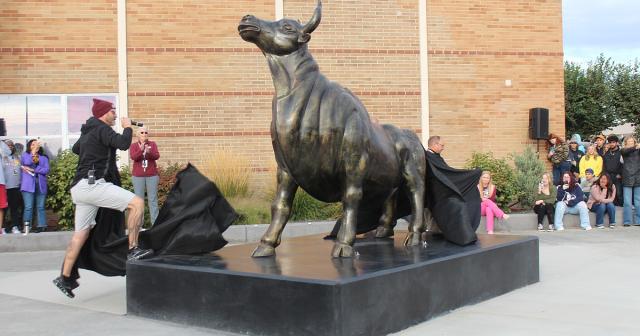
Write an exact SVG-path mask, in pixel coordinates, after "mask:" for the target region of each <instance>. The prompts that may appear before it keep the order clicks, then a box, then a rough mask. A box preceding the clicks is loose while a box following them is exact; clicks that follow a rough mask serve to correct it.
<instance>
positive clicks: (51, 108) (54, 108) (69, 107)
mask: <svg viewBox="0 0 640 336" xmlns="http://www.w3.org/2000/svg"><path fill="white" fill-rule="evenodd" d="M92 98H99V99H103V100H107V101H110V102H112V103H114V105H116V106H117V98H118V97H117V95H116V94H111V93H106V94H105V93H102V94H93V95H88V94H59V95H56V94H42V95H0V116H1V117H2V118H4V119H5V123H6V127H7V136H6V138H8V139H11V140H13V141H14V142H15V143H16V144H18V143H22V144H23V145H24V144H26V143H27V141H29V139H37V138H39V139H40V140H41V141H43V142H44V143H45V146H44V148H45V151H46V152H47V154H49V155H50V156H54V157H55V156H56V155H57V154H58V152H59V151H60V150H64V149H69V148H71V146H73V144H74V143H75V142H76V141H78V138H80V128H81V126H82V124H84V123H85V121H86V120H87V119H88V118H89V117H91V106H92V105H93V102H92Z"/></svg>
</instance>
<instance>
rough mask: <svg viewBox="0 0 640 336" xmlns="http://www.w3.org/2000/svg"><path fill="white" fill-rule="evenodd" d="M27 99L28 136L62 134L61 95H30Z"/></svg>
mask: <svg viewBox="0 0 640 336" xmlns="http://www.w3.org/2000/svg"><path fill="white" fill-rule="evenodd" d="M26 101H27V113H26V119H27V136H32V135H38V134H40V135H61V134H62V119H61V116H62V103H61V102H60V96H29V97H27V99H26Z"/></svg>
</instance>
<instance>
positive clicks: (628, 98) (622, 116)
mask: <svg viewBox="0 0 640 336" xmlns="http://www.w3.org/2000/svg"><path fill="white" fill-rule="evenodd" d="M564 78H565V83H564V84H565V91H564V93H565V126H566V129H567V134H573V133H578V134H581V135H583V138H588V137H590V136H593V135H595V134H598V133H600V132H602V131H603V130H605V129H607V128H610V127H614V126H618V125H620V124H623V123H627V122H631V123H633V124H636V125H638V124H640V65H639V64H638V60H636V61H635V62H633V63H630V64H615V63H614V62H613V61H612V60H611V59H610V58H605V57H604V55H602V54H601V55H600V56H598V58H596V60H595V61H592V62H589V63H588V64H587V66H586V67H585V68H583V67H582V66H581V65H580V64H576V63H572V62H565V65H564ZM636 133H637V135H640V134H639V133H640V128H636Z"/></svg>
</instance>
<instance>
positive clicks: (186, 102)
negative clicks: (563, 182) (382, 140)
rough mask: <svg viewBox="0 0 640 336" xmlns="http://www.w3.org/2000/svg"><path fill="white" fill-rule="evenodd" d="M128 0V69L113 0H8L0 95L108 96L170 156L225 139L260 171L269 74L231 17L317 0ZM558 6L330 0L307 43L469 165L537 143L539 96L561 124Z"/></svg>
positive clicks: (335, 74)
mask: <svg viewBox="0 0 640 336" xmlns="http://www.w3.org/2000/svg"><path fill="white" fill-rule="evenodd" d="M120 1H121V5H122V3H126V60H127V67H126V77H125V78H122V76H121V74H119V71H118V51H119V49H118V8H119V7H118V1H116V0H82V1H80V0H41V1H20V0H8V1H3V5H2V7H1V8H0V95H15V94H82V93H91V94H94V93H96V94H97V93H112V94H114V95H116V96H117V97H118V100H119V101H120V102H123V101H124V102H126V109H125V110H127V109H128V115H129V116H130V117H131V118H133V119H136V120H142V121H144V122H145V123H146V124H147V125H149V126H150V128H151V132H152V138H153V139H154V140H156V141H157V142H158V144H159V146H160V149H161V153H162V159H161V164H162V163H166V162H168V161H172V162H175V161H180V162H185V161H191V162H193V163H194V164H196V165H202V164H204V163H205V161H206V160H207V158H208V157H210V155H211V153H212V152H213V151H216V150H229V151H233V152H235V153H237V155H238V156H241V157H245V158H247V160H248V161H249V162H250V165H251V169H253V170H254V171H255V172H256V179H257V180H265V176H266V175H267V174H270V173H269V171H270V170H272V168H273V167H274V159H273V153H272V150H271V143H270V136H269V122H270V117H271V98H272V95H273V86H272V83H271V78H270V75H269V71H268V68H267V64H266V61H265V60H264V57H263V56H262V54H261V53H260V52H259V50H258V49H257V48H256V47H255V46H254V45H252V44H248V43H246V42H244V41H243V40H242V39H241V38H240V37H239V36H238V33H237V30H236V27H237V24H238V21H239V20H240V18H241V17H242V16H243V15H244V14H248V13H251V14H254V15H256V16H258V17H261V18H264V19H268V18H274V17H275V16H276V15H278V14H280V13H282V14H284V16H286V17H290V18H299V19H300V20H301V21H303V22H304V21H305V20H308V18H309V17H310V16H311V14H312V13H313V9H314V6H315V1H313V0H297V1H290V0H260V1H248V0H245V1H238V0H237V1H208V0H167V1H154V0H129V1H122V0H120ZM120 8H122V7H120ZM561 9H562V4H561V1H560V0H537V1H524V0H483V1H479V0H472V1H469V0H466V1H461V0H427V1H426V4H425V3H424V2H423V3H421V2H420V1H419V0H375V1H355V0H353V1H347V0H340V1H338V0H326V1H324V2H323V18H322V23H321V24H320V26H319V28H318V29H317V30H316V31H315V32H314V33H313V36H312V39H311V41H310V44H309V46H310V50H311V52H312V54H313V55H314V57H315V58H316V60H317V61H318V63H319V65H320V68H321V71H323V72H324V73H325V74H326V75H327V77H329V78H330V79H332V80H335V81H337V82H339V83H341V84H342V85H344V86H345V87H348V88H350V89H351V90H352V91H353V92H354V93H356V94H357V95H358V96H359V97H360V98H361V100H362V101H363V102H364V104H365V106H366V107H367V109H368V110H369V112H370V114H372V115H374V116H375V117H377V118H378V119H379V120H380V122H382V123H393V124H396V125H398V126H400V127H404V128H410V129H413V130H415V131H416V132H418V133H419V134H420V135H421V136H423V138H424V137H425V136H426V135H427V134H430V135H434V134H438V135H442V136H444V137H445V139H446V142H447V150H446V151H445V152H444V156H445V158H446V159H447V160H448V161H449V162H450V163H451V164H452V165H454V166H461V165H462V164H463V163H464V161H465V160H466V159H468V158H469V157H470V154H471V153H472V151H492V152H494V153H495V154H496V155H497V156H504V155H506V154H508V153H510V152H513V151H521V150H522V149H523V148H524V147H525V146H528V145H535V142H534V141H533V140H529V139H528V133H527V129H528V110H529V108H532V107H537V106H541V107H546V108H549V110H550V130H551V131H553V132H557V133H560V134H563V133H564V94H563V54H562V12H561ZM122 14H124V13H122ZM122 14H121V15H122ZM424 19H426V25H421V24H420V22H421V20H424ZM422 22H425V21H422ZM121 23H122V22H121ZM421 27H422V28H421ZM421 33H422V36H423V37H424V38H426V45H421V43H420V40H421ZM121 51H122V50H121ZM421 64H422V65H425V64H427V65H428V66H426V67H424V68H423V69H422V70H421ZM119 76H120V77H119ZM125 80H126V81H125ZM123 83H124V84H123ZM123 85H125V87H126V88H127V90H128V91H124V92H126V97H123V90H122V87H123ZM427 88H428V89H427ZM425 89H426V90H427V91H426V92H425ZM123 98H126V99H123ZM121 110H122V106H121ZM425 125H428V133H427V132H423V131H425V130H423V127H424V126H425Z"/></svg>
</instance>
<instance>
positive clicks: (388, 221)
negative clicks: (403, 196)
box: [376, 190, 398, 238]
mask: <svg viewBox="0 0 640 336" xmlns="http://www.w3.org/2000/svg"><path fill="white" fill-rule="evenodd" d="M397 195H398V191H397V190H395V191H394V192H393V193H392V194H391V195H389V197H388V198H387V200H386V201H384V204H383V205H382V207H383V209H382V216H380V220H379V221H378V227H377V228H376V238H386V237H392V236H393V227H394V224H395V221H394V217H395V212H396V198H397Z"/></svg>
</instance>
